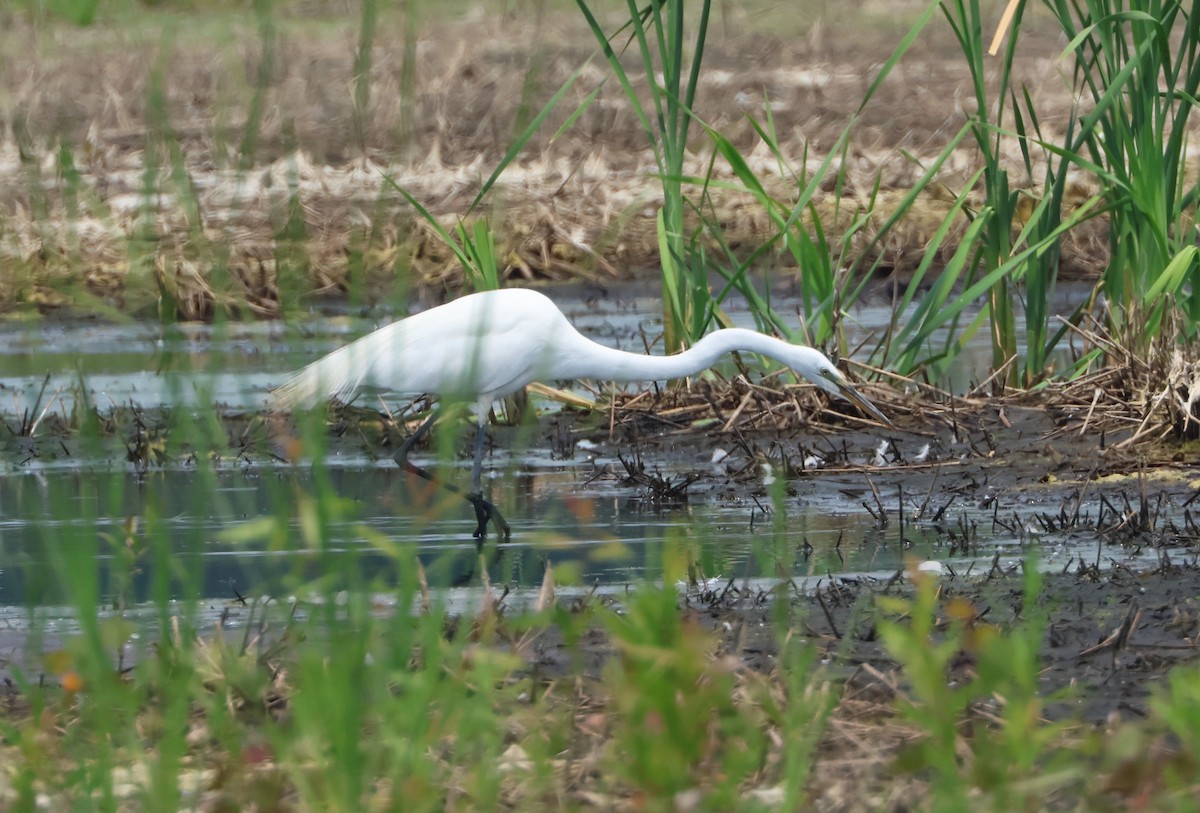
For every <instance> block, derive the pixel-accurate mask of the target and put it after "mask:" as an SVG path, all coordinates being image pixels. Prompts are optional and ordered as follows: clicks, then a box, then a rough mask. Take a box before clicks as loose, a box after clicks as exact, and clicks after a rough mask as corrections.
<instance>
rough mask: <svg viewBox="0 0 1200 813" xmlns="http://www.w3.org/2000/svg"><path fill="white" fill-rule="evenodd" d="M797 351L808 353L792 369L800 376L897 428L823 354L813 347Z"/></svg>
mask: <svg viewBox="0 0 1200 813" xmlns="http://www.w3.org/2000/svg"><path fill="white" fill-rule="evenodd" d="M796 350H797V351H807V352H803V353H801V354H799V358H798V359H797V363H795V364H793V365H792V368H793V369H794V370H795V371H796V372H798V373H799V374H800V375H802V376H804V377H805V378H807V379H808V380H809V381H811V382H812V383H814V384H816V385H817V386H818V387H820V388H821V389H823V390H825V391H826V392H827V393H829V394H830V395H836V396H837V397H838V398H843V399H845V400H847V401H849V402H850V403H852V404H854V405H855V406H856V407H858V408H859V409H860V410H862V411H863V413H864V414H866V415H870V416H871V417H872V418H874V419H875V420H877V421H879V422H880V423H882V424H883V425H884V426H886V427H888V428H893V429H894V428H895V427H894V426H893V424H892V422H891V421H889V420H888V419H887V416H886V415H884V414H883V413H882V412H880V411H879V410H878V409H877V408H876V407H875V405H874V404H872V403H871V402H870V401H868V400H867V397H866V396H865V395H863V394H862V393H860V392H859V391H858V390H856V389H855V388H854V386H853V385H852V384H851V383H850V382H849V381H847V380H846V377H845V376H844V375H842V373H841V371H840V370H838V368H837V367H836V366H834V364H833V362H832V361H830V360H829V359H828V358H827V357H826V356H825V355H824V354H823V353H820V352H818V351H817V350H814V349H812V348H811V347H797V348H796Z"/></svg>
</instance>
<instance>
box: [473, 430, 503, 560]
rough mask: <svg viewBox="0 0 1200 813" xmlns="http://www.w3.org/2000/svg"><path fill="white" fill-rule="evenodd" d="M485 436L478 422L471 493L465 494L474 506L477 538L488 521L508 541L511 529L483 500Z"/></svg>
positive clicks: (498, 512)
mask: <svg viewBox="0 0 1200 813" xmlns="http://www.w3.org/2000/svg"><path fill="white" fill-rule="evenodd" d="M486 434H487V427H486V425H485V424H484V423H483V422H482V421H480V422H479V426H478V428H477V429H476V430H475V460H474V461H473V462H472V464H471V491H470V493H469V494H467V499H468V500H469V501H470V502H471V504H472V505H474V506H475V518H476V519H477V520H479V527H478V528H476V529H475V536H476V537H477V538H479V539H482V538H483V536H484V534H486V533H487V523H488V520H489V519H490V520H491V521H492V524H493V525H495V526H496V531H497V532H498V533H500V534H502V535H503V536H504V538H505V539H508V538H509V537H511V536H512V529H511V528H509V527H508V523H507V522H505V521H504V517H503V516H501V514H500V511H499V510H498V509H497V508H496V506H494V505H492V504H491V503H490V502H488V501H487V500H485V499H484V498H483V441H484V439H485V436H486Z"/></svg>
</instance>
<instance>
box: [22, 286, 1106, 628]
mask: <svg viewBox="0 0 1200 813" xmlns="http://www.w3.org/2000/svg"><path fill="white" fill-rule="evenodd" d="M560 297H561V301H562V303H563V307H564V310H565V311H567V313H568V315H569V316H570V317H571V318H572V320H573V321H574V322H575V323H576V324H577V325H578V326H579V327H580V329H581V330H583V331H584V332H585V333H586V334H587V335H589V336H591V337H592V338H594V339H595V340H597V341H600V342H603V343H606V344H609V345H613V346H618V347H622V348H625V349H630V350H642V349H643V348H644V347H645V346H646V343H647V341H648V340H650V339H652V338H653V337H654V336H656V335H657V333H658V330H657V327H656V323H655V321H654V313H655V307H656V303H655V301H654V297H653V295H652V294H649V293H647V294H645V295H641V296H637V295H631V296H626V297H617V296H608V297H604V298H600V299H599V300H598V301H585V298H584V297H583V296H581V295H580V294H579V293H578V292H570V293H566V294H561V295H560ZM774 304H775V306H776V308H778V309H779V310H781V311H783V312H789V311H794V310H795V304H794V302H793V303H789V302H788V301H787V300H786V299H778V298H777V300H776V301H775V302H774ZM730 312H731V314H732V315H733V317H734V319H735V321H737V322H738V323H740V324H743V325H747V326H753V320H752V319H751V317H750V315H749V314H748V312H746V310H745V309H743V308H739V307H738V306H737V305H736V303H731V305H730ZM889 317H890V310H889V309H888V308H887V307H885V306H883V305H880V306H878V307H868V308H864V309H863V310H862V311H860V312H858V313H856V314H855V315H854V319H853V321H854V323H855V324H856V325H857V326H858V327H857V329H859V330H861V331H863V333H864V335H865V334H867V333H870V332H871V331H877V330H879V329H880V328H881V327H882V326H883V325H884V324H886V321H887V320H888V318H889ZM376 321H378V322H382V321H386V319H383V318H381V319H379V320H376ZM373 324H374V322H372V321H370V320H365V319H359V318H351V317H347V316H341V317H329V318H322V319H316V320H313V321H311V322H309V323H307V324H305V325H304V327H303V329H295V328H287V327H284V326H282V325H279V324H268V323H254V324H247V325H241V324H239V325H228V326H181V327H171V328H165V329H164V328H161V327H159V326H157V325H140V324H135V325H121V326H103V325H96V324H74V323H72V324H42V323H37V324H30V325H18V326H12V325H10V326H5V327H4V328H3V329H2V330H0V408H2V409H3V411H4V417H5V420H7V421H8V422H9V423H10V425H16V424H17V423H18V422H19V421H21V420H26V421H28V420H29V419H30V418H31V417H32V418H35V419H36V418H37V417H38V416H39V415H41V414H42V413H43V412H46V411H49V412H56V411H61V412H67V411H69V410H70V409H71V407H72V404H73V402H74V399H75V398H77V397H78V393H79V392H80V390H79V385H80V383H81V382H82V387H83V391H85V392H86V393H87V398H88V399H89V400H90V401H91V402H92V403H95V404H97V405H98V406H100V407H101V409H103V408H104V407H105V406H107V405H125V404H134V405H137V406H141V407H156V406H160V405H170V404H179V403H184V404H200V403H217V404H221V405H223V406H224V407H225V408H226V409H232V410H235V411H236V410H254V409H257V408H259V407H260V406H261V405H262V404H263V403H264V401H265V398H266V393H267V390H268V388H269V387H270V386H272V385H274V384H277V383H279V382H280V380H281V379H282V378H283V376H284V375H285V373H286V372H287V371H288V370H290V369H293V368H295V367H296V366H298V365H300V364H301V363H303V362H305V361H307V360H310V359H312V358H314V357H316V356H318V355H320V354H321V353H324V352H327V351H329V350H330V349H332V348H334V347H336V346H338V345H340V344H342V343H344V342H345V341H347V340H349V339H350V338H353V337H354V336H357V335H361V333H362V332H364V331H365V330H367V329H369V328H370V327H371V326H373ZM989 352H990V351H989V350H988V348H987V346H986V345H985V344H979V345H978V346H973V347H972V348H971V350H970V352H968V353H967V354H965V355H964V357H963V359H962V365H961V367H960V368H959V369H958V370H956V371H955V377H956V380H961V381H962V382H966V381H968V380H971V379H975V380H978V379H979V378H981V377H982V373H983V366H982V365H985V364H986V358H987V355H988V353H989ZM973 365H979V367H978V369H976V367H975V366H973ZM47 375H48V376H49V377H48V378H47ZM527 443H528V447H527V449H526V450H525V451H521V452H517V451H510V452H496V453H494V454H493V455H492V456H491V459H490V461H489V466H490V469H491V471H492V477H491V482H490V483H489V488H490V490H491V493H492V496H493V499H494V501H495V502H496V503H497V504H498V505H500V506H503V507H504V509H505V512H506V515H507V518H508V519H509V521H510V522H511V524H512V525H513V527H514V528H515V529H516V533H515V535H514V538H513V540H512V541H510V542H508V543H507V544H504V545H491V544H490V545H489V546H488V547H487V548H485V550H484V556H483V560H482V564H481V559H480V556H479V555H478V553H477V548H476V545H475V542H474V540H472V539H471V537H470V534H469V532H470V531H471V530H472V527H473V521H472V520H471V519H470V518H469V515H470V512H469V510H468V507H467V506H465V505H464V504H463V503H462V502H461V501H460V500H458V499H456V498H455V497H453V496H452V495H446V494H442V493H438V492H431V491H429V490H428V489H427V488H425V487H423V485H422V484H421V483H419V482H412V481H410V479H409V478H407V477H406V476H404V475H402V474H400V473H399V472H398V471H397V470H396V468H395V466H394V465H393V464H392V463H391V462H390V461H389V460H387V459H386V457H385V459H384V461H383V462H378V461H374V460H372V459H368V457H365V456H355V455H353V454H349V455H345V454H339V455H336V456H335V457H334V458H333V459H331V460H330V461H329V465H330V475H329V476H330V480H331V482H332V484H333V485H334V487H335V489H336V491H337V493H338V494H339V495H340V496H342V497H343V498H345V500H346V501H347V503H346V506H347V507H346V509H345V511H344V517H343V518H341V519H339V520H337V521H336V522H334V524H333V534H332V536H331V538H330V539H329V540H327V542H326V547H325V549H324V550H323V551H322V552H321V555H319V556H318V555H315V554H314V553H313V552H312V551H311V550H305V548H304V545H303V543H302V541H301V539H300V537H301V534H300V531H299V529H298V528H297V527H296V523H295V521H294V520H291V522H292V525H291V527H292V529H293V531H294V533H295V537H296V538H295V539H293V540H291V541H290V542H285V543H283V544H281V543H280V542H279V541H278V540H276V541H275V542H270V541H268V540H265V539H255V538H249V535H247V534H246V533H244V532H243V530H244V529H245V528H246V527H249V526H251V525H253V523H254V522H255V521H256V520H258V519H260V518H262V517H264V516H272V515H274V514H276V513H279V514H280V515H281V516H283V517H289V516H291V517H294V516H295V515H296V513H297V512H296V511H295V510H293V505H292V503H294V502H295V501H296V500H303V499H304V498H305V497H304V495H306V494H311V493H313V491H314V489H315V488H316V487H315V486H314V484H313V475H312V472H311V470H310V469H307V468H304V467H289V466H281V465H278V464H276V463H273V462H271V461H270V460H269V459H257V460H253V461H250V462H247V461H246V460H241V461H238V462H236V463H229V464H226V465H224V466H218V468H217V471H216V474H215V483H213V482H210V481H208V480H207V479H206V478H205V476H203V475H201V474H199V473H197V472H196V471H195V470H194V469H192V468H190V467H188V466H187V465H185V464H179V463H173V464H168V465H167V466H165V467H163V468H161V469H157V468H152V469H151V470H150V471H149V472H148V473H144V474H140V475H137V474H135V473H134V472H133V471H132V469H131V467H130V466H129V465H128V464H126V463H124V462H123V461H120V460H114V459H107V458H106V459H87V458H86V457H84V458H81V457H79V456H78V455H73V456H71V457H69V458H67V459H64V460H62V461H59V462H56V463H52V464H48V463H45V462H43V461H41V460H37V459H20V458H10V459H7V460H3V461H0V551H2V558H0V605H20V604H26V603H30V604H57V603H59V602H61V601H63V600H64V598H65V596H64V595H63V592H62V590H61V588H59V587H58V586H57V585H56V583H55V582H54V580H53V579H51V578H49V577H48V575H47V574H48V572H49V571H48V570H47V565H48V564H52V562H51V552H52V551H53V550H55V547H54V545H55V544H56V543H64V544H68V545H71V544H76V542H72V540H76V541H78V542H79V543H80V544H83V543H86V544H94V545H96V546H97V547H96V551H95V560H96V562H97V563H98V567H99V569H100V572H101V584H102V585H104V586H106V589H108V590H109V591H110V592H113V593H116V592H117V591H118V588H119V587H120V585H119V584H118V582H119V581H120V576H121V572H122V571H121V568H120V567H118V566H117V564H116V563H118V562H119V561H120V559H119V558H114V557H119V556H122V555H125V553H124V552H122V551H121V550H120V544H121V540H123V539H124V538H125V535H124V532H123V530H122V528H123V525H122V523H124V522H126V521H127V518H130V517H139V518H142V520H143V522H144V521H145V519H146V517H147V511H148V510H149V511H150V512H152V513H153V515H154V517H156V518H157V522H159V523H162V524H164V525H165V527H166V528H167V529H168V532H169V535H170V539H171V540H172V545H173V547H174V548H175V550H176V553H177V554H178V556H179V557H180V558H179V561H181V562H182V563H184V565H185V567H186V569H187V578H186V579H176V580H175V582H173V584H174V586H173V588H172V589H175V590H179V591H182V590H184V586H183V583H184V582H185V581H187V579H191V582H190V583H189V585H188V587H187V589H188V591H189V592H190V591H192V590H198V591H199V593H200V594H201V595H205V596H213V597H225V598H228V597H232V596H236V595H243V596H246V595H264V594H270V595H282V594H286V593H287V592H288V591H291V590H295V589H298V588H299V587H302V586H303V585H304V584H306V583H307V582H308V581H309V580H311V579H313V578H317V577H319V576H320V575H321V573H322V571H324V570H327V569H328V568H329V566H330V564H331V563H334V562H338V561H342V560H344V561H346V562H349V561H351V559H353V561H354V562H355V565H354V566H356V567H358V568H359V569H360V570H361V571H362V572H363V573H366V574H370V575H371V576H374V577H379V581H380V582H381V583H385V582H386V581H387V578H388V574H389V568H391V566H392V563H391V560H390V559H389V558H388V557H387V556H386V555H384V554H383V553H382V552H381V551H380V549H379V546H378V545H377V544H376V541H374V540H375V539H377V538H376V537H372V534H378V535H380V536H381V537H382V538H384V539H386V540H388V541H389V542H390V543H391V544H399V545H403V546H412V547H415V548H416V550H417V551H418V552H419V554H420V556H421V558H422V560H423V562H424V564H425V566H426V568H427V570H428V571H429V574H430V579H431V581H432V582H433V583H434V584H436V585H442V586H452V585H462V584H471V583H476V584H477V583H478V579H479V578H480V575H481V574H480V570H481V568H483V567H486V568H487V570H488V574H489V577H490V578H491V580H492V582H493V583H498V584H504V583H512V584H518V585H536V584H537V583H539V582H540V580H541V578H542V573H543V569H544V562H546V561H553V562H555V563H556V564H558V565H560V570H561V571H562V573H563V574H565V575H566V576H569V577H571V578H573V579H574V580H576V581H577V582H578V583H580V584H593V583H602V584H609V585H615V584H621V583H625V582H629V581H635V580H638V579H643V578H650V579H657V578H661V577H662V576H663V562H664V559H671V558H672V557H673V560H674V561H679V560H680V559H681V557H682V560H690V561H693V562H694V563H695V565H696V569H695V572H697V573H701V574H703V575H705V576H708V577H712V578H723V579H728V578H731V577H739V578H740V577H757V576H779V575H787V576H796V577H800V578H803V577H813V578H816V577H821V576H825V575H828V574H831V573H871V574H884V575H886V574H890V573H892V572H894V571H895V570H896V568H898V567H899V566H900V565H901V563H902V562H904V561H905V559H906V558H912V557H915V558H917V559H938V560H943V561H946V562H948V563H950V564H951V565H952V566H954V567H955V569H956V570H960V571H961V570H969V569H971V568H978V567H983V566H985V565H984V564H981V563H984V562H987V561H990V559H991V557H992V556H993V555H994V553H996V552H1000V553H1001V554H1002V555H1003V556H1005V557H1017V556H1020V555H1021V548H1020V543H1021V542H1022V540H1023V539H1024V537H1025V534H1023V533H1020V534H1018V533H1016V532H1014V531H1012V530H1011V529H1012V527H1013V525H1012V523H1009V524H1006V525H1002V526H997V525H996V524H995V523H994V522H992V521H991V520H992V514H991V513H990V512H989V511H988V510H987V509H986V507H983V508H978V509H974V508H972V507H971V506H970V505H961V506H955V508H954V509H953V511H952V512H951V515H949V516H946V517H943V518H941V519H940V520H939V522H938V523H937V524H936V525H928V526H922V525H921V524H910V525H909V526H908V527H903V528H902V527H901V526H900V525H899V524H898V523H895V522H893V523H891V525H883V524H880V523H877V521H876V519H875V517H874V516H873V515H872V513H870V512H869V511H868V510H866V509H864V507H863V503H864V501H867V500H869V499H870V496H869V495H867V494H865V493H864V489H863V488H862V487H861V483H859V484H858V486H856V487H850V488H847V487H844V486H845V483H840V482H834V481H827V480H824V479H823V478H822V476H821V475H819V474H818V475H815V476H810V477H807V478H805V479H804V480H802V481H799V482H795V483H792V484H789V485H790V486H791V487H792V489H793V491H794V493H793V494H791V495H788V496H780V495H781V492H780V489H779V487H778V486H776V487H774V488H773V487H772V486H771V484H770V479H771V477H770V475H769V473H764V472H759V477H758V479H757V480H753V479H752V480H751V481H750V482H747V481H746V480H745V479H742V480H741V481H739V483H738V484H737V485H736V486H730V485H729V484H728V482H727V480H726V477H725V473H724V472H723V471H720V470H717V469H715V468H714V467H713V466H712V464H711V463H710V462H709V457H710V455H711V452H712V450H711V449H697V450H694V451H693V450H685V451H683V452H675V453H672V454H670V455H668V456H666V457H664V458H663V459H659V460H655V459H650V460H647V461H645V462H647V463H648V464H649V467H650V468H652V469H654V470H656V471H658V472H659V473H661V474H662V475H663V476H665V477H674V476H684V475H688V474H696V473H699V474H702V475H704V476H703V477H701V478H700V480H699V481H698V482H697V483H696V484H695V485H694V486H692V487H691V488H690V489H689V493H688V499H687V501H686V504H682V505H681V504H673V505H663V504H661V502H660V501H659V500H658V499H657V498H656V497H655V495H653V494H651V493H648V492H647V490H646V489H645V488H644V487H642V486H637V485H632V484H629V483H628V482H626V481H625V479H624V477H623V476H622V467H621V464H620V461H619V460H618V459H617V455H618V454H619V453H621V452H622V451H625V452H627V451H628V450H621V449H616V448H611V447H606V446H600V447H596V448H578V447H577V448H575V449H574V450H573V451H572V452H571V453H570V456H569V457H568V458H567V459H562V454H563V453H562V451H561V450H553V449H549V448H544V447H543V446H542V445H541V444H539V442H538V440H537V439H536V438H535V439H533V440H532V441H528V442H527ZM919 445H920V441H919V440H917V441H914V442H913V443H912V444H911V446H912V448H909V449H907V454H908V455H909V456H911V455H913V454H915V453H916V452H917V450H918V447H919ZM522 448H525V447H524V446H523V447H522ZM651 454H653V453H651ZM867 454H869V452H867ZM418 462H420V461H418ZM426 462H428V461H426ZM455 476H457V477H458V479H460V480H462V479H465V477H466V473H465V470H464V471H460V472H459V473H457V475H455ZM773 492H774V493H776V500H773V499H772V497H771V494H772V493H773ZM1016 510H1017V511H1018V512H1019V510H1020V508H1019V506H1018V507H1017V509H1016ZM1029 510H1030V512H1031V513H1032V511H1034V510H1037V509H1036V508H1030V509H1029ZM955 523H957V524H958V527H960V528H965V527H967V526H970V527H971V528H972V529H973V530H972V544H971V545H970V546H969V548H968V549H967V550H966V551H958V550H955V551H954V552H952V551H951V550H950V547H951V545H952V540H953V538H954V534H953V533H952V532H951V533H947V530H946V529H947V527H950V528H953V527H954V526H955ZM142 527H145V526H144V525H143V526H142ZM239 529H242V530H239ZM97 533H99V536H97ZM97 538H98V539H99V542H97V541H96V540H97ZM1081 544H1082V545H1084V546H1085V547H1087V550H1086V551H1084V550H1082V549H1081V550H1076V548H1075V547H1073V546H1072V544H1071V543H1070V542H1069V541H1068V542H1065V543H1064V544H1062V545H1056V546H1054V547H1052V548H1051V549H1049V558H1051V559H1052V560H1053V559H1055V558H1059V559H1061V558H1069V557H1072V556H1074V555H1075V554H1076V553H1087V554H1088V555H1091V553H1092V551H1091V549H1090V546H1091V544H1092V543H1091V542H1090V541H1089V542H1085V543H1081ZM678 551H682V553H681V554H680V556H674V553H673V552H678ZM146 556H149V554H146ZM339 557H340V558H339ZM144 561H145V560H139V561H138V565H137V567H135V568H134V571H135V572H134V573H133V575H132V576H131V579H132V581H131V582H130V584H129V585H127V586H125V587H123V588H120V589H122V590H124V592H126V593H128V597H129V600H132V601H134V602H136V601H139V600H142V599H144V598H145V597H146V596H147V595H148V593H149V590H150V589H151V588H150V584H151V579H152V574H153V568H151V567H149V566H146V565H145V564H144Z"/></svg>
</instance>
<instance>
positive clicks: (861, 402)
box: [830, 379, 896, 429]
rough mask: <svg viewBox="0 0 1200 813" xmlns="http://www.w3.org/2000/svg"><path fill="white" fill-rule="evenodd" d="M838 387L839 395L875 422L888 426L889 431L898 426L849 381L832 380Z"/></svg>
mask: <svg viewBox="0 0 1200 813" xmlns="http://www.w3.org/2000/svg"><path fill="white" fill-rule="evenodd" d="M830 380H831V381H833V383H834V384H836V385H837V388H838V394H839V395H841V396H842V397H843V398H845V399H846V400H847V401H849V402H850V403H852V404H854V405H855V406H856V407H858V408H859V409H860V410H862V411H863V413H864V414H866V415H870V416H871V417H872V418H874V419H875V420H877V421H879V422H880V423H881V424H883V425H884V426H886V427H887V428H888V429H895V428H896V426H895V424H893V423H892V422H891V421H889V420H888V418H887V416H886V415H884V414H883V413H882V412H880V411H879V410H878V409H877V408H876V406H875V405H874V404H872V403H871V402H870V401H868V400H867V397H866V396H865V395H863V394H862V393H861V392H859V391H858V390H856V389H854V387H852V386H851V385H850V382H848V381H842V380H838V379H830Z"/></svg>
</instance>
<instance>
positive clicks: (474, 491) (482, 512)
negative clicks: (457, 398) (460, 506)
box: [392, 413, 512, 539]
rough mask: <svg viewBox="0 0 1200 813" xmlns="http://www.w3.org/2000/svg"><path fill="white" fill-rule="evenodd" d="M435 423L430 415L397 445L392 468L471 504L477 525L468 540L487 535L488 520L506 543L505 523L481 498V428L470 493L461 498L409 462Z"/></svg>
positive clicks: (453, 488) (451, 487)
mask: <svg viewBox="0 0 1200 813" xmlns="http://www.w3.org/2000/svg"><path fill="white" fill-rule="evenodd" d="M435 420H437V413H433V414H431V415H430V416H429V417H428V418H426V419H425V422H424V423H422V424H421V425H420V426H418V427H417V431H415V432H413V433H412V434H411V435H409V436H408V437H407V438H406V439H405V440H404V442H403V443H401V444H400V448H399V449H397V450H396V454H394V455H393V456H392V459H393V460H395V461H396V465H398V466H399V467H400V468H402V469H404V470H405V471H408V472H411V473H413V474H415V475H417V476H418V477H420V478H421V479H423V480H428V481H429V482H431V483H433V484H434V485H437V486H440V487H441V488H444V489H446V490H447V491H450V492H453V493H455V494H458V495H459V496H460V497H462V498H463V499H464V500H466V501H467V502H469V503H471V505H472V506H473V507H474V508H475V519H476V521H477V522H478V523H479V524H478V526H477V527H476V528H475V532H474V533H473V534H472V536H474V537H475V538H476V539H483V537H484V536H485V535H486V534H487V524H488V520H491V521H492V523H493V524H494V525H495V526H496V530H497V531H498V532H500V533H501V534H503V535H504V538H505V539H508V538H509V537H510V536H512V530H511V529H510V528H509V527H508V523H507V522H505V521H504V517H502V516H501V515H500V512H499V511H498V510H496V506H494V505H492V504H491V503H490V502H488V501H487V500H485V499H484V498H483V486H482V482H481V481H482V479H483V441H484V432H485V427H484V425H483V424H480V425H479V430H478V432H477V434H476V435H475V460H474V462H473V464H472V468H471V491H470V493H466V494H464V493H463V490H462V489H461V488H459V487H458V486H456V485H454V484H453V483H443V482H442V481H440V480H438V479H437V477H435V476H434V475H433V473H431V472H429V471H428V470H426V469H423V468H421V467H420V466H418V465H417V464H416V463H413V462H411V461H409V459H408V453H409V452H410V451H412V447H413V446H415V445H416V444H417V442H418V441H420V440H421V438H423V437H425V435H426V434H427V433H428V432H429V427H431V426H433V422H434V421H435Z"/></svg>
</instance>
